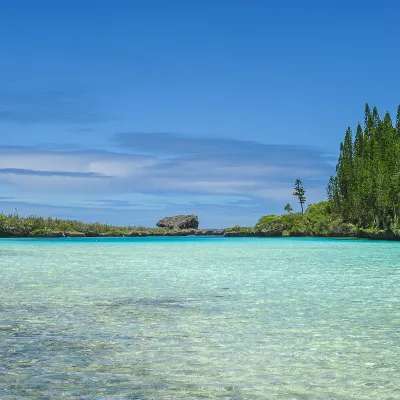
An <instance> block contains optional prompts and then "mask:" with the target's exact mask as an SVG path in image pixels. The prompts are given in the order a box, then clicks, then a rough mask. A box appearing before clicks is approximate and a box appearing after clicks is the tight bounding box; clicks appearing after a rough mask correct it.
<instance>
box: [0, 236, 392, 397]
mask: <svg viewBox="0 0 400 400" xmlns="http://www.w3.org/2000/svg"><path fill="white" fill-rule="evenodd" d="M399 283H400V243H393V242H374V241H362V240H332V239H257V238H250V239H248V238H243V239H242V238H215V237H214V238H190V237H186V238H121V239H109V238H107V239H99V240H96V239H50V240H46V239H43V240H38V239H34V240H30V239H18V240H8V239H2V240H0V343H1V350H0V398H1V399H15V398H23V397H27V398H37V399H54V398H77V399H136V400H139V399H142V400H150V399H152V400H158V399H160V400H161V399H186V400H188V399H189V400H190V399H232V400H233V399H235V400H241V399H256V400H257V399H288V400H289V399H310V400H311V399H343V400H347V399H399V398H400V372H399V367H398V364H399V360H400V307H399V305H400V304H399V303H400V289H399Z"/></svg>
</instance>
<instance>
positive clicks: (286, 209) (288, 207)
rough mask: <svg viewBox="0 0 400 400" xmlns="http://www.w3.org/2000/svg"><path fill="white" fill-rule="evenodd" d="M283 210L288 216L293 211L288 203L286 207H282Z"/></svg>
mask: <svg viewBox="0 0 400 400" xmlns="http://www.w3.org/2000/svg"><path fill="white" fill-rule="evenodd" d="M284 210H285V211H286V212H287V213H288V214H290V213H291V212H292V211H293V208H292V206H291V205H290V203H287V204H286V206H285V207H284Z"/></svg>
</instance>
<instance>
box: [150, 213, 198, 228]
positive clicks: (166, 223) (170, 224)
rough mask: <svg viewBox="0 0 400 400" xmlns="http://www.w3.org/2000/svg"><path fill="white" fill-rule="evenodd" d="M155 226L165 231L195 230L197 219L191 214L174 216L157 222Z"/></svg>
mask: <svg viewBox="0 0 400 400" xmlns="http://www.w3.org/2000/svg"><path fill="white" fill-rule="evenodd" d="M157 226H158V227H160V228H167V229H197V228H198V227H199V218H198V217H197V215H193V214H191V215H175V216H173V217H165V218H163V219H162V220H160V221H158V222H157Z"/></svg>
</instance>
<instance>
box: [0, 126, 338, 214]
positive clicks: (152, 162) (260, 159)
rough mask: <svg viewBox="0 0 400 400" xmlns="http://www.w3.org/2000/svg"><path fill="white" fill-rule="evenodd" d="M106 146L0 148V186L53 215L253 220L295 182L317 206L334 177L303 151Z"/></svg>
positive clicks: (213, 142)
mask: <svg viewBox="0 0 400 400" xmlns="http://www.w3.org/2000/svg"><path fill="white" fill-rule="evenodd" d="M112 141H113V143H114V149H115V151H114V152H111V151H98V150H91V149H88V150H84V149H80V150H71V148H70V147H66V148H65V149H64V150H63V149H62V148H61V147H60V146H58V147H57V148H43V147H42V148H38V147H35V148H34V147H13V148H10V147H0V185H1V184H3V185H4V184H7V185H9V187H11V193H7V194H10V195H12V196H15V197H16V199H18V198H19V199H20V201H24V199H23V196H22V197H21V194H25V195H26V194H29V197H30V199H31V200H30V201H31V203H35V202H36V203H38V204H39V203H40V201H39V200H40V199H43V194H45V196H46V199H47V201H48V202H49V204H51V205H53V206H55V207H62V206H63V205H65V206H66V205H73V207H78V208H79V207H80V208H81V209H86V210H87V209H88V208H96V209H104V210H106V209H114V210H120V211H122V210H125V211H126V212H127V211H128V210H130V211H137V212H140V210H142V211H146V212H150V211H153V212H155V211H157V212H159V213H160V214H161V213H167V212H186V211H188V212H189V211H190V212H191V211H193V210H197V212H199V210H203V211H204V212H207V213H208V215H212V213H213V212H214V213H216V214H221V213H224V212H228V210H230V212H235V214H239V213H241V212H242V211H241V212H239V211H238V210H243V212H247V213H253V214H257V215H259V213H260V212H261V210H266V211H263V213H264V212H268V211H275V210H274V207H275V208H276V204H282V203H283V202H287V201H290V200H291V199H292V186H293V181H294V179H296V178H301V179H302V180H303V181H304V184H305V185H306V188H307V194H308V199H309V201H311V202H312V201H317V200H319V199H321V198H323V197H324V191H325V189H324V188H325V184H326V181H327V178H328V176H329V174H330V173H331V172H332V169H333V167H332V164H333V158H332V157H331V156H330V155H327V154H325V153H324V152H323V151H321V150H319V149H316V148H311V147H304V146H298V147H297V146H270V145H266V144H262V143H256V142H246V141H238V140H228V139H204V138H185V137H180V136H178V135H174V134H117V135H115V136H113V137H112ZM10 185H11V186H10ZM18 196H19V197H18ZM35 199H37V201H36V200H35ZM25 200H26V199H25ZM4 201H7V200H6V199H4ZM268 207H269V208H270V210H268ZM279 207H281V206H279ZM246 210H247V211H246Z"/></svg>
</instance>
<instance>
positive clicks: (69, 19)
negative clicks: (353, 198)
mask: <svg viewBox="0 0 400 400" xmlns="http://www.w3.org/2000/svg"><path fill="white" fill-rule="evenodd" d="M1 8H2V11H1V13H0V34H1V37H2V38H3V40H1V42H0V52H1V53H0V54H1V63H0V75H1V82H2V85H1V88H0V207H1V209H2V210H3V211H5V212H12V211H14V209H15V208H17V209H18V211H19V212H20V213H21V214H24V215H26V214H32V213H34V214H40V215H46V216H47V215H50V216H58V217H66V218H79V219H84V220H88V221H94V220H100V221H103V222H109V223H116V224H128V223H129V224H132V225H148V226H153V225H154V224H155V223H156V222H157V220H158V219H159V218H161V217H163V216H165V215H170V214H177V213H179V214H181V213H192V212H193V213H196V214H198V215H199V217H200V225H201V226H203V227H225V226H231V225H234V224H241V225H253V224H254V223H255V222H256V221H257V219H258V218H259V217H260V216H261V215H264V214H267V213H281V212H283V206H284V205H285V204H286V203H287V202H291V203H292V204H293V206H295V208H298V206H297V205H296V204H295V199H294V198H293V196H292V186H293V182H294V180H295V179H296V178H300V179H302V181H303V183H304V185H305V187H306V190H307V197H308V201H309V202H315V201H318V200H321V199H324V197H325V186H326V182H327V179H328V177H329V175H330V174H332V173H333V171H334V165H335V162H336V158H337V152H338V148H339V143H340V141H341V140H342V138H343V136H344V133H345V130H346V128H347V126H348V125H351V126H353V127H354V126H355V125H356V124H357V122H358V121H360V120H362V119H363V109H364V104H365V102H369V103H370V104H371V105H376V106H377V107H378V110H379V111H380V112H381V113H384V112H386V111H387V110H388V111H390V112H391V113H392V114H394V113H395V110H396V108H397V105H398V103H400V95H399V93H400V79H399V77H398V75H399V71H400V55H399V52H398V43H399V42H400V33H399V30H398V15H399V14H400V3H398V2H397V1H381V2H379V3H377V2H372V1H357V0H353V1H347V2H345V1H339V0H338V1H327V2H322V1H301V2H300V1H285V2H281V1H238V0H236V1H235V0H234V1H227V0H226V1H223V0H219V1H208V0H203V1H196V0H192V1H175V0H169V1H151V0H150V1H135V0H132V1H123V0H113V1H105V0H104V1H100V0H98V1H94V0H85V1H76V0H68V1H64V0H59V1H43V0H36V1H35V2H33V1H28V0H26V1H22V0H15V1H8V2H3V3H2V7H1Z"/></svg>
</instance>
